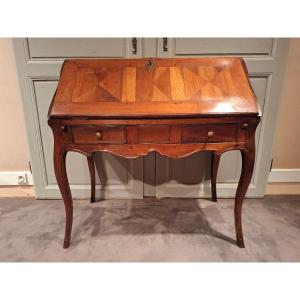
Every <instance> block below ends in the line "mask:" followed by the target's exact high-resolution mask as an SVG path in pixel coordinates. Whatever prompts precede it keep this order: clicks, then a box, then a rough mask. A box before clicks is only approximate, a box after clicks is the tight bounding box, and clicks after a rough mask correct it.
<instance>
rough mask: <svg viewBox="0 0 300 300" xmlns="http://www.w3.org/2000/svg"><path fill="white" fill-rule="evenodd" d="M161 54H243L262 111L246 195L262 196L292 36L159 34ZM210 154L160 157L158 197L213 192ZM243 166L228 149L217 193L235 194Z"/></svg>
mask: <svg viewBox="0 0 300 300" xmlns="http://www.w3.org/2000/svg"><path fill="white" fill-rule="evenodd" d="M157 45H158V49H157V53H158V56H159V57H165V58H167V57H203V56H241V57H243V58H244V59H245V62H246V65H247V67H248V71H249V76H250V81H251V84H252V87H253V89H254V91H255V93H256V95H257V97H258V101H259V103H260V106H261V110H262V122H261V123H260V125H259V127H258V129H257V132H256V163H255V169H254V174H253V178H252V182H251V184H250V187H249V190H248V193H247V196H248V197H249V196H251V197H260V196H263V194H264V191H265V188H266V184H267V181H268V175H269V169H270V163H271V150H272V140H273V132H274V126H275V118H276V110H277V104H278V99H279V96H280V85H281V81H282V76H283V71H284V65H285V59H286V55H287V48H288V40H286V39H272V38H227V39H226V38H220V39H214V38H210V39H209V38H172V39H166V38H165V39H163V38H162V39H158V42H157ZM210 160H211V154H210V153H196V154H194V155H192V156H190V157H187V158H184V159H180V160H174V159H167V158H163V157H161V156H159V155H157V156H156V159H155V162H156V189H155V195H156V196H157V197H159V198H160V197H210V196H211V192H210ZM240 171H241V158H240V153H239V152H238V151H231V152H227V153H224V154H223V155H222V157H221V161H220V166H219V172H218V195H219V196H220V197H233V196H234V194H235V190H236V186H237V182H238V179H239V176H240Z"/></svg>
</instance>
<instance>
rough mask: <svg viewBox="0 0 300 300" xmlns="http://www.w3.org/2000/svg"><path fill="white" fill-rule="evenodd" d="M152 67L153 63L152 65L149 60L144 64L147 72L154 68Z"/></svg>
mask: <svg viewBox="0 0 300 300" xmlns="http://www.w3.org/2000/svg"><path fill="white" fill-rule="evenodd" d="M154 67H155V63H154V62H153V61H152V60H151V59H149V60H148V61H147V62H146V68H147V70H149V69H152V68H154Z"/></svg>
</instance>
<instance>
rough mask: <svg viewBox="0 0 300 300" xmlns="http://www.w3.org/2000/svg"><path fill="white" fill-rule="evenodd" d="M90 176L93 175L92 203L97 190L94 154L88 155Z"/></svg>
mask: <svg viewBox="0 0 300 300" xmlns="http://www.w3.org/2000/svg"><path fill="white" fill-rule="evenodd" d="M87 161H88V165H89V171H90V177H91V200H90V201H91V203H94V202H95V192H96V178H95V164H94V155H93V154H91V156H88V157H87Z"/></svg>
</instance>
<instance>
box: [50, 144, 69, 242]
mask: <svg viewBox="0 0 300 300" xmlns="http://www.w3.org/2000/svg"><path fill="white" fill-rule="evenodd" d="M66 155H67V152H65V151H63V150H62V149H58V147H56V148H54V170H55V176H56V180H57V184H58V186H59V189H60V192H61V195H62V197H63V201H64V205H65V213H66V226H65V239H64V245H63V247H64V248H69V246H70V240H71V231H72V222H73V202H72V195H71V190H70V186H69V182H68V177H67V170H66Z"/></svg>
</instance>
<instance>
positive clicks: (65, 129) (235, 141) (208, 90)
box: [48, 57, 260, 248]
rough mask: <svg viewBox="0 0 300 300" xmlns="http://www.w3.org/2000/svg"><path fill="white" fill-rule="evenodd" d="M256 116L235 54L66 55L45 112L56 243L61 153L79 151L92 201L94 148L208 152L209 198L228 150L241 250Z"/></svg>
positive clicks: (68, 203) (62, 183) (130, 154)
mask: <svg viewBox="0 0 300 300" xmlns="http://www.w3.org/2000/svg"><path fill="white" fill-rule="evenodd" d="M259 121H260V109H259V106H258V103H257V99H256V97H255V95H254V93H253V90H252V88H251V85H250V83H249V80H248V73H247V69H246V66H245V64H244V62H243V60H242V59H240V58H228V57H227V58H195V59H194V58H192V59H185V58H182V59H156V58H147V59H136V60H135V59H74V60H66V61H65V62H64V64H63V67H62V70H61V74H60V80H59V84H58V87H57V90H56V93H55V95H54V98H53V100H52V103H51V106H50V109H49V114H48V124H49V126H50V127H51V128H52V131H53V135H54V169H55V175H56V179H57V183H58V186H59V188H60V191H61V194H62V197H63V201H64V205H65V212H66V227H65V239H64V248H68V247H69V245H70V238H71V230H72V221H73V206H72V196H71V191H70V187H69V183H68V178H67V172H66V164H65V162H66V154H67V152H68V151H76V152H79V153H82V154H84V155H86V156H87V162H88V166H89V171H90V176H91V202H94V201H95V167H94V161H93V153H94V152H97V151H105V152H110V153H113V154H115V155H119V156H122V157H126V158H136V157H138V156H141V155H146V154H147V153H149V152H151V151H156V152H158V153H159V154H161V155H164V156H167V157H171V158H181V157H185V156H187V155H189V154H192V153H195V152H197V151H212V153H213V155H212V163H211V189H212V199H213V201H217V195H216V177H217V171H218V165H219V160H220V155H221V154H222V153H224V152H225V151H228V150H240V151H241V154H242V172H241V176H240V180H239V184H238V187H237V192H236V196H235V207H234V220H235V230H236V239H237V245H238V246H239V247H245V246H244V241H243V233H242V221H241V210H242V203H243V200H244V197H245V194H246V191H247V189H248V185H249V183H250V180H251V177H252V172H253V166H254V159H255V130H256V127H257V125H258V123H259Z"/></svg>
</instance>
